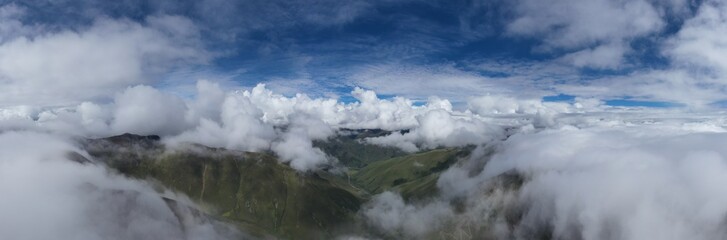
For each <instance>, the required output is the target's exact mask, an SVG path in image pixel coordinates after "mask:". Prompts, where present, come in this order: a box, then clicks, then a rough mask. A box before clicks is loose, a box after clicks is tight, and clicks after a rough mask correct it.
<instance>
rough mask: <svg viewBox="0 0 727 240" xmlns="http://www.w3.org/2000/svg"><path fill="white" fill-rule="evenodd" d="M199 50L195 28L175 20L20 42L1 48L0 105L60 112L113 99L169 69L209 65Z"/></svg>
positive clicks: (100, 23) (107, 25)
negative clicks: (59, 108)
mask: <svg viewBox="0 0 727 240" xmlns="http://www.w3.org/2000/svg"><path fill="white" fill-rule="evenodd" d="M8 6H13V5H8ZM6 8H7V6H4V7H3V9H6ZM17 27H20V28H23V29H24V28H32V26H26V25H22V26H17ZM0 34H3V33H2V32H0ZM200 44H201V43H200V40H199V34H198V32H197V30H196V26H195V25H194V24H193V23H192V22H190V21H189V20H187V19H185V18H182V17H176V16H153V17H149V18H147V20H146V22H145V23H144V24H139V23H135V22H131V21H129V20H111V19H97V20H95V22H94V24H93V25H91V26H90V27H88V28H85V29H81V30H78V31H72V30H62V31H58V32H42V33H34V34H28V35H25V36H17V37H14V38H12V40H9V41H6V42H0V82H1V83H2V85H0V91H2V92H3V93H4V94H2V96H0V101H1V102H3V105H4V106H12V105H17V104H33V105H42V106H48V105H54V106H59V105H67V104H73V103H78V102H80V101H83V100H91V99H95V98H102V97H106V96H110V95H111V94H112V93H113V92H115V91H117V90H120V89H124V88H126V87H127V86H131V85H135V84H140V83H151V82H153V80H154V75H157V74H161V73H163V71H165V70H167V69H169V68H172V67H177V66H183V65H186V64H199V63H204V62H206V61H207V59H208V58H209V54H208V53H207V52H206V51H204V50H202V49H201V45H200Z"/></svg>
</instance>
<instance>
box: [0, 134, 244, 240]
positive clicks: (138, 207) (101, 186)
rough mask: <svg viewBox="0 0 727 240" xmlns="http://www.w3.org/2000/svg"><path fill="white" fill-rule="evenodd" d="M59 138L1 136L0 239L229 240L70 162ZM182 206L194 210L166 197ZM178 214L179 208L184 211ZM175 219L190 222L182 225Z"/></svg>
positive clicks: (128, 185)
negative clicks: (0, 236) (1, 194)
mask: <svg viewBox="0 0 727 240" xmlns="http://www.w3.org/2000/svg"><path fill="white" fill-rule="evenodd" d="M69 142H70V141H67V140H65V139H63V138H59V137H57V136H51V135H46V134H40V133H32V132H3V133H0V166H2V167H0V191H2V192H3V193H4V194H3V197H2V198H0V211H2V212H3V214H2V216H0V232H2V234H3V237H6V238H11V239H18V240H34V239H55V238H63V239H227V238H230V237H235V235H234V231H233V232H230V233H231V235H226V234H224V233H221V232H217V231H216V228H214V227H213V226H212V224H211V223H209V222H204V221H199V220H198V219H197V220H193V219H194V216H192V215H186V214H189V213H185V212H184V211H182V210H179V211H178V212H177V213H175V212H173V211H174V210H172V208H170V207H169V206H168V205H167V204H166V203H165V201H164V200H163V199H162V197H161V196H162V194H163V193H157V192H156V191H155V190H154V189H153V188H152V187H151V186H149V185H147V184H145V183H143V182H139V181H135V180H129V179H126V178H123V177H121V176H118V175H114V174H113V173H110V172H108V171H107V170H106V169H105V168H104V167H103V166H101V165H95V164H94V163H85V164H81V163H77V162H74V161H71V160H69V158H68V157H67V156H68V153H70V152H77V153H80V154H82V155H83V156H85V157H86V158H89V156H88V154H86V153H84V152H83V151H81V150H79V149H77V148H76V147H74V146H73V144H71V143H69ZM165 196H166V197H169V198H171V199H176V200H177V201H178V202H179V203H180V205H181V206H185V205H186V206H190V207H194V205H193V204H192V203H191V202H189V200H185V199H184V198H181V197H177V196H175V195H173V194H170V193H167V194H166V195H165ZM182 208H184V207H180V208H179V209H182ZM177 214H180V216H182V217H188V218H189V219H191V220H192V221H189V222H181V221H180V220H179V219H177Z"/></svg>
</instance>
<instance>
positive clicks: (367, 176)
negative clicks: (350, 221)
mask: <svg viewBox="0 0 727 240" xmlns="http://www.w3.org/2000/svg"><path fill="white" fill-rule="evenodd" d="M467 154H469V150H468V149H459V148H445V149H436V150H431V151H427V152H421V153H416V154H411V155H406V156H401V157H396V158H391V159H387V160H382V161H377V162H374V163H371V164H369V165H367V166H366V167H364V168H362V169H360V170H358V171H356V172H354V173H352V178H353V181H354V182H355V183H356V185H358V186H360V187H362V188H363V189H365V190H367V191H369V192H370V193H371V194H376V193H381V192H383V191H388V190H391V191H398V192H399V193H401V195H402V196H403V197H404V198H405V199H410V198H421V197H426V196H430V195H432V194H435V193H436V192H437V188H436V183H437V179H439V174H440V172H442V171H444V170H446V169H447V168H448V167H449V166H450V165H452V164H454V163H455V162H456V161H457V160H458V159H459V158H460V157H464V156H466V155H467Z"/></svg>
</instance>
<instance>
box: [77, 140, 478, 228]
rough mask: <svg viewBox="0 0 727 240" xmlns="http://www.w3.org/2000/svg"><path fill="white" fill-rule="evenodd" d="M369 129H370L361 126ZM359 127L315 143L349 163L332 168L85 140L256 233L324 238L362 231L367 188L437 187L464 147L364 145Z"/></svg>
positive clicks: (418, 191)
mask: <svg viewBox="0 0 727 240" xmlns="http://www.w3.org/2000/svg"><path fill="white" fill-rule="evenodd" d="M367 131H368V130H367ZM367 131H363V132H360V133H356V134H352V135H343V136H338V137H336V138H333V139H329V141H327V142H321V143H318V146H321V147H322V148H323V149H324V150H326V152H327V153H328V154H337V157H339V159H341V162H342V163H346V165H347V166H349V167H350V169H352V170H351V171H350V172H349V173H348V174H343V175H340V174H339V175H336V174H332V173H329V172H326V171H323V170H321V171H315V172H308V173H301V172H298V171H295V170H294V169H292V168H291V167H290V166H288V165H286V164H282V163H280V162H279V161H278V160H277V159H276V158H275V156H274V155H272V154H270V153H250V152H238V151H230V150H224V149H214V148H208V147H205V146H201V145H189V146H188V147H187V148H185V149H184V150H168V149H166V147H165V146H164V145H163V144H161V143H160V141H159V138H158V137H153V136H136V135H131V134H125V135H120V136H116V137H111V138H107V139H97V140H89V141H88V142H86V144H85V145H86V146H85V148H86V149H87V150H88V152H89V153H90V154H91V155H93V156H94V157H95V158H96V159H98V160H100V161H102V162H104V163H106V164H107V165H109V166H110V167H111V168H113V169H116V170H117V171H119V172H121V173H122V174H125V175H127V176H130V177H134V178H139V179H147V180H149V181H151V182H156V183H159V185H160V186H164V187H165V188H168V189H172V190H174V191H177V192H180V193H183V194H185V195H186V196H188V197H189V198H190V199H192V200H193V201H196V202H197V203H198V204H199V205H200V206H202V208H203V209H202V210H203V211H204V212H205V213H207V214H209V215H211V216H216V217H217V218H220V219H223V220H225V221H227V222H230V223H232V224H234V225H237V226H238V227H240V228H241V229H243V230H244V231H245V232H248V233H250V234H253V235H255V236H258V237H261V238H285V239H330V238H333V237H335V236H337V234H339V233H340V231H344V230H347V231H348V233H351V232H352V231H354V232H355V231H364V232H365V231H366V230H365V229H364V228H362V227H361V226H360V225H357V224H359V223H360V222H358V220H359V219H357V212H358V210H359V208H360V207H361V205H362V204H364V202H365V201H366V200H368V198H369V196H370V195H373V194H378V193H381V192H383V191H387V190H392V191H398V192H400V193H401V194H402V196H403V197H404V198H405V199H407V200H412V199H421V198H425V197H427V196H432V195H434V194H436V192H437V188H436V182H437V179H438V178H439V174H440V173H441V172H442V171H444V170H446V169H447V168H448V167H449V166H451V165H452V164H454V163H455V162H456V161H457V160H458V159H460V158H462V157H465V156H467V155H468V154H469V152H470V150H471V149H469V148H465V149H462V148H444V149H436V150H431V151H426V152H421V153H416V154H409V155H405V154H404V153H403V152H401V151H399V150H397V149H391V148H386V147H381V146H375V145H368V144H365V143H362V142H360V141H358V140H359V139H360V138H361V137H362V136H368V135H371V134H381V133H379V132H367Z"/></svg>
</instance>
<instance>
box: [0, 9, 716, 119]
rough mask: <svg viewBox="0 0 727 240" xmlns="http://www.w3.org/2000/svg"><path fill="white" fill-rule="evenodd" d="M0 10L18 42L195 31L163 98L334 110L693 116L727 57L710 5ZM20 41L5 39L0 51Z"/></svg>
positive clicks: (707, 101)
mask: <svg viewBox="0 0 727 240" xmlns="http://www.w3.org/2000/svg"><path fill="white" fill-rule="evenodd" d="M2 5H3V6H5V7H7V6H12V7H13V9H20V10H18V11H19V12H22V14H15V15H12V14H6V15H8V16H10V17H8V18H11V19H12V20H14V21H17V22H18V24H17V25H20V26H21V27H22V28H23V29H33V27H34V26H35V32H33V31H30V32H31V33H30V34H28V35H27V36H23V35H22V34H19V35H20V37H25V38H27V39H33V38H34V37H36V38H37V37H45V36H48V35H52V34H57V33H59V32H64V31H71V32H76V33H79V34H81V35H83V33H84V32H86V31H90V30H89V29H94V26H97V25H98V22H99V21H124V22H131V23H134V24H138V25H140V26H142V27H146V28H154V27H155V26H154V25H153V22H152V21H151V20H150V19H154V18H158V17H159V16H173V17H175V18H176V19H177V20H178V21H177V22H180V21H181V22H184V23H185V25H183V26H182V28H187V29H194V31H192V32H193V33H192V35H188V36H185V37H184V39H185V40H184V41H189V42H191V43H190V44H191V45H190V46H192V47H193V48H195V49H196V50H198V52H199V53H200V54H198V55H201V54H203V55H204V56H205V58H204V59H202V60H200V61H191V62H185V63H184V64H179V65H177V64H175V65H174V66H171V67H170V66H165V67H164V68H163V71H157V72H154V74H151V75H149V74H146V72H144V73H145V74H142V75H141V76H142V77H144V78H153V79H152V80H146V79H145V80H144V81H141V82H142V83H146V84H151V85H154V86H158V87H166V88H170V89H173V88H178V87H180V86H184V85H185V84H187V85H188V84H189V82H192V81H195V80H197V79H200V78H205V79H212V80H219V81H221V82H224V83H225V84H226V85H227V86H230V87H252V86H254V85H256V84H258V83H261V82H262V83H266V84H267V85H268V87H270V88H271V89H273V90H276V91H278V92H281V93H283V94H286V95H291V94H294V93H296V92H303V93H306V94H309V95H311V96H324V97H337V98H341V99H347V98H348V92H350V91H351V89H353V88H354V87H357V86H358V87H363V88H366V89H372V90H375V91H376V92H377V93H379V94H381V95H384V96H395V95H396V96H404V97H408V98H412V99H414V100H425V99H427V98H428V97H430V96H433V95H437V96H441V97H446V98H449V99H450V100H452V101H453V102H465V101H467V99H468V98H469V97H472V96H478V95H487V94H495V95H509V96H514V97H518V98H543V97H546V98H545V99H544V100H546V101H549V100H553V98H552V96H572V97H571V98H573V99H575V98H597V99H601V100H603V101H605V102H606V103H607V104H610V105H626V106H631V105H637V106H649V107H667V106H668V107H672V106H698V107H700V106H714V105H715V104H714V103H715V102H722V101H724V100H726V99H727V98H725V97H724V93H725V89H727V85H726V84H725V83H726V82H727V81H725V77H724V76H725V74H724V72H726V71H725V69H727V61H725V59H724V58H722V57H719V56H718V55H719V54H720V53H727V48H725V47H723V46H722V45H721V44H720V41H722V40H720V37H719V36H723V35H720V33H725V32H727V30H725V29H727V28H726V27H725V25H727V24H725V22H727V21H725V17H724V16H725V15H724V14H725V9H726V7H725V6H724V5H725V4H723V3H721V2H719V1H686V0H670V1H646V0H631V1H606V0H588V1H577V0H558V1H547V2H545V1H536V0H517V1H499V0H494V1H475V0H472V1H415V0H379V1H365V2H364V1H349V0H345V1H332V0H318V1H279V0H271V1H255V0H253V1H228V0H205V1H161V0H159V1H136V0H128V1H41V0H30V1H4V2H2ZM6 12H12V11H6ZM713 12H717V13H722V15H720V14H714V13H713ZM180 19H181V20H180ZM168 25H169V24H167V25H165V26H166V27H167V28H170V26H168ZM37 26H40V27H37ZM6 28H9V27H6ZM38 29H40V30H38ZM164 31H166V30H164ZM164 31H162V32H163V33H164ZM16 32H18V31H16ZM703 33H704V34H703ZM17 37H19V36H13V34H10V36H6V37H4V38H3V39H5V40H3V42H5V43H8V42H12V40H13V39H14V38H17ZM190 39H192V40H193V41H192V40H190ZM143 71H146V70H143ZM7 75H12V74H7ZM555 100H559V99H555Z"/></svg>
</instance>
